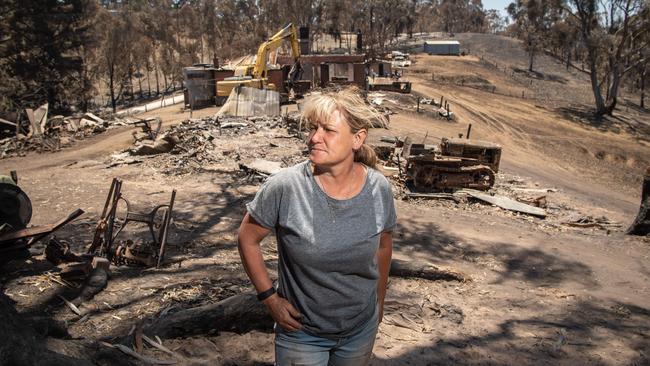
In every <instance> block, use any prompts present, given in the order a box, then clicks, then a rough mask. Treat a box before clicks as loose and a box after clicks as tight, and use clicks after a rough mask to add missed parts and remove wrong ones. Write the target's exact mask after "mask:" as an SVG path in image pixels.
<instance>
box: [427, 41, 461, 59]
mask: <svg viewBox="0 0 650 366" xmlns="http://www.w3.org/2000/svg"><path fill="white" fill-rule="evenodd" d="M424 52H426V53H428V54H430V55H456V56H458V55H460V42H458V41H425V42H424Z"/></svg>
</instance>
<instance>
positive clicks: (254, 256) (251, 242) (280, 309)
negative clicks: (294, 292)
mask: <svg viewBox="0 0 650 366" xmlns="http://www.w3.org/2000/svg"><path fill="white" fill-rule="evenodd" d="M270 232H271V230H269V229H267V228H265V227H263V226H262V225H260V224H258V223H257V222H256V221H255V219H253V217H251V216H250V214H248V213H246V216H244V219H243V220H242V223H241V225H240V226H239V237H238V248H239V256H240V257H241V260H242V264H243V265H244V269H245V270H246V274H248V278H250V280H251V282H253V286H255V289H256V290H257V292H258V293H260V292H262V291H266V290H268V289H270V288H271V286H273V282H272V281H271V278H270V277H269V273H268V271H267V270H266V266H265V265H264V258H263V257H262V249H261V248H260V242H261V241H262V239H264V237H266V236H267V235H268V234H269V233H270ZM262 303H263V304H264V305H266V307H267V308H268V310H269V313H271V316H272V317H273V319H274V320H275V321H276V323H278V324H279V325H280V326H281V327H282V328H283V329H284V330H286V331H290V332H291V331H296V330H298V329H300V328H301V327H302V326H301V324H300V322H299V321H298V320H296V319H297V318H299V317H300V313H299V312H298V310H296V308H294V307H293V306H292V305H291V304H290V303H289V302H288V301H287V300H285V299H283V298H281V297H280V296H279V295H278V294H273V295H271V296H270V297H268V298H266V299H265V300H264V301H262Z"/></svg>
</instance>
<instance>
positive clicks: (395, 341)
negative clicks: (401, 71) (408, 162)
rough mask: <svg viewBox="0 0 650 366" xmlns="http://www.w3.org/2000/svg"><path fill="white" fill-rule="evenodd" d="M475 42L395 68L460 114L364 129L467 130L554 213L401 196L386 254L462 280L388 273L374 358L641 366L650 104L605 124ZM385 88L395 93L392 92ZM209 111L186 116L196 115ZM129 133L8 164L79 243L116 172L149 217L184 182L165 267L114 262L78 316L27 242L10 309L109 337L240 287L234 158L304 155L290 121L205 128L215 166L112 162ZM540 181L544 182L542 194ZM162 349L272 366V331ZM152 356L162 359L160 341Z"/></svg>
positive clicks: (554, 75) (12, 280)
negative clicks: (639, 220)
mask: <svg viewBox="0 0 650 366" xmlns="http://www.w3.org/2000/svg"><path fill="white" fill-rule="evenodd" d="M467 37H468V38H466V39H464V40H461V41H465V42H466V43H470V44H474V43H475V44H477V46H473V47H472V54H471V55H469V56H463V57H452V58H448V57H439V56H427V55H415V56H414V57H413V61H414V63H413V66H412V68H411V69H409V70H407V71H406V73H405V76H406V77H407V78H408V79H409V80H411V81H412V82H413V89H414V91H415V92H416V93H418V94H419V95H422V96H426V97H429V98H435V99H436V100H440V97H441V96H443V97H444V98H445V100H448V101H449V103H450V104H451V110H452V112H453V113H454V114H455V118H454V119H453V120H451V121H447V120H445V119H441V118H434V113H433V112H431V111H430V110H427V108H429V109H430V108H431V107H430V106H427V105H424V106H422V108H423V111H422V112H421V113H417V112H415V111H414V108H413V106H412V105H411V106H407V107H408V108H401V109H400V110H399V112H398V113H397V114H393V115H392V116H391V124H390V129H389V130H373V131H371V136H372V138H374V139H376V138H378V137H379V136H387V135H390V136H407V135H408V136H410V137H411V138H412V139H414V140H415V141H418V140H422V141H426V142H427V143H437V142H438V141H439V139H440V138H441V137H445V136H457V134H459V133H465V132H466V130H467V126H468V124H470V123H471V124H472V134H471V137H472V138H477V139H482V140H488V141H494V142H497V143H499V144H501V145H502V146H503V155H502V161H501V170H500V173H499V175H498V177H497V183H496V186H495V190H496V191H497V192H499V193H502V194H504V195H508V196H510V197H522V196H526V195H530V196H539V195H545V196H546V199H547V201H548V205H549V207H548V210H547V211H548V217H547V218H546V219H540V218H534V217H530V216H526V215H523V214H514V213H511V212H508V211H504V210H501V209H499V208H496V207H492V206H487V205H483V204H480V203H477V202H472V201H461V202H460V203H455V202H453V201H443V200H441V201H434V200H402V199H401V198H400V197H399V196H398V200H397V201H396V203H397V208H398V215H399V223H398V226H397V229H396V230H395V233H394V236H395V241H394V245H395V248H394V257H395V258H397V259H402V260H408V261H413V262H415V263H421V264H422V266H426V265H434V266H436V267H438V268H440V269H447V270H451V271H455V272H459V273H461V274H463V275H464V276H465V278H466V279H467V280H466V281H463V282H457V281H428V280H424V279H417V278H400V277H393V278H391V280H390V284H389V290H388V299H387V300H386V301H387V303H386V314H385V318H384V322H383V323H382V324H381V326H380V332H379V335H378V338H377V342H376V346H375V350H374V357H373V360H372V362H371V364H372V365H440V364H449V365H452V364H453V365H458V364H460V365H512V364H526V365H529V364H530V365H576V364H589V365H621V364H626V365H644V364H649V363H650V354H649V351H648V350H649V349H650V308H649V307H648V304H649V303H650V288H649V280H650V260H649V259H650V239H649V238H647V237H645V238H642V237H631V236H626V235H624V231H625V229H626V228H627V226H628V225H629V224H630V223H631V222H632V220H633V218H634V216H635V215H636V212H637V210H638V205H639V197H640V187H641V179H642V174H643V171H644V170H645V169H646V168H647V167H648V166H650V143H649V141H650V112H649V111H648V110H640V109H638V108H635V107H634V104H633V100H634V99H632V98H627V97H626V98H623V99H624V100H623V102H622V103H621V104H622V105H621V107H620V108H619V109H618V110H617V111H616V113H615V117H612V118H607V119H605V120H603V121H594V120H592V119H591V118H589V117H588V116H587V115H586V113H585V111H586V110H587V108H588V107H589V104H588V103H589V99H588V98H587V97H584V96H583V95H584V93H585V90H586V91H588V84H587V83H586V77H584V76H583V75H582V74H581V73H580V72H579V71H570V72H566V70H564V69H563V67H562V66H561V65H558V64H556V63H555V61H553V60H550V59H543V60H542V62H541V63H540V69H539V71H538V74H536V75H527V74H523V73H521V72H517V71H516V70H515V69H519V68H524V69H525V65H526V64H525V62H526V61H525V55H524V57H523V58H521V57H520V58H517V57H515V56H516V55H515V56H512V57H510V58H508V59H506V58H504V59H503V60H499V65H498V66H496V67H495V66H494V64H493V63H492V64H490V62H488V61H492V62H494V61H495V60H497V57H498V54H499V53H500V51H499V47H501V48H502V51H503V53H505V50H510V51H512V53H516V52H515V51H514V50H515V48H513V47H512V42H513V41H512V40H510V41H509V42H508V41H507V40H506V41H504V40H502V39H498V40H497V41H494V47H492V48H490V47H487V46H486V47H485V51H482V50H480V49H479V46H478V45H481V44H484V43H485V39H483V38H479V37H478V36H476V37H471V36H467ZM471 42H474V43H471ZM489 52H491V53H489ZM486 59H487V60H488V61H486ZM499 68H500V69H501V71H499ZM432 74H433V76H432ZM531 80H532V81H531ZM553 90H555V91H556V92H555V93H552V91H553ZM522 91H524V94H525V95H524V97H523V98H522ZM578 91H580V92H578ZM550 96H552V98H551V97H550ZM385 98H386V99H387V100H402V99H404V96H400V95H393V94H390V93H385ZM383 105H387V106H388V107H390V105H391V102H389V101H384V103H383ZM402 105H403V106H404V103H402ZM409 108H410V111H409ZM215 112H216V108H207V109H203V110H200V111H194V113H193V118H194V119H199V118H201V117H206V116H212V115H214V113H215ZM146 116H160V117H161V118H162V119H163V121H164V122H165V123H164V126H165V127H166V128H167V127H169V126H171V125H177V124H179V123H180V122H181V121H183V120H186V119H188V118H189V113H188V112H183V111H181V110H180V109H179V107H178V106H174V107H168V108H165V109H161V110H157V111H152V112H148V113H147V114H146ZM131 133H132V128H130V127H120V128H116V129H111V130H108V131H107V132H105V133H103V134H100V135H95V136H93V137H91V138H88V139H86V140H83V141H79V142H77V143H76V144H75V145H74V146H73V147H71V148H67V149H64V150H62V151H59V152H56V153H50V154H41V155H39V154H29V155H27V156H25V157H18V158H10V159H5V160H0V171H1V172H8V171H10V170H17V171H18V174H19V178H20V186H21V187H22V189H23V190H24V191H25V192H27V194H28V195H29V197H30V198H31V200H32V204H33V206H34V216H33V219H32V224H46V223H51V222H54V221H56V220H58V219H60V218H62V217H64V216H66V215H67V214H68V213H69V212H71V211H72V210H74V209H75V208H82V209H83V210H85V211H86V213H85V214H84V215H83V216H82V217H81V218H80V219H79V220H77V221H75V222H74V223H72V224H70V225H68V226H66V227H65V228H64V229H63V230H61V231H60V232H58V233H57V234H56V236H57V237H58V238H61V239H65V240H67V241H69V242H70V243H71V245H72V247H73V249H74V250H75V251H78V252H82V251H83V250H84V248H85V246H86V245H87V244H88V243H89V242H90V241H91V240H92V234H93V230H94V224H95V222H96V220H97V218H98V216H99V215H100V212H101V209H102V206H103V203H104V200H105V197H106V194H107V191H108V188H109V185H110V181H111V179H112V178H113V177H119V178H121V179H123V181H124V185H123V193H124V195H125V196H126V197H127V198H128V199H129V201H131V203H132V204H133V205H134V206H136V207H142V208H143V209H145V208H152V207H153V206H155V205H157V204H162V203H166V202H167V201H168V200H169V195H170V193H171V190H172V188H174V189H177V191H178V195H177V198H176V206H175V209H174V222H173V225H172V232H171V237H170V251H169V255H168V256H167V258H166V260H165V264H164V265H163V266H162V268H160V269H141V268H134V267H127V266H120V267H111V270H112V276H111V279H110V281H109V284H108V287H107V288H106V289H105V290H104V291H102V292H101V293H99V294H98V295H97V296H95V298H94V299H93V300H91V301H89V302H88V303H86V304H85V305H83V306H82V311H84V312H85V313H88V314H89V316H86V317H79V316H77V315H75V314H73V313H72V312H71V311H70V310H69V309H68V308H67V307H66V306H65V305H64V304H63V302H62V301H61V300H60V299H59V298H58V297H57V295H63V296H64V297H67V298H70V297H71V296H72V295H73V294H74V289H69V288H66V287H63V286H61V285H59V284H58V283H56V282H55V281H53V280H52V278H54V277H56V276H55V274H56V271H57V268H56V267H53V266H51V265H49V264H48V263H47V262H45V261H44V259H43V256H42V251H43V245H42V244H37V245H35V246H34V247H33V248H32V253H33V254H34V256H33V257H32V258H31V259H29V260H26V261H13V262H11V263H9V264H7V265H6V266H5V267H4V268H3V269H2V270H1V272H0V278H1V280H2V286H3V287H4V288H3V290H4V292H5V293H6V294H7V295H8V296H9V297H10V298H11V299H13V300H14V301H15V302H16V308H17V309H18V311H19V312H20V313H22V314H24V315H26V316H37V315H43V314H45V315H46V316H48V317H51V318H52V319H55V320H57V321H60V322H63V323H64V324H65V325H66V326H67V330H68V333H69V336H70V337H72V338H84V339H90V340H102V341H106V342H109V343H110V342H111V341H113V340H115V339H118V338H121V337H124V336H126V335H127V334H128V333H129V332H130V331H132V326H133V324H135V323H136V322H137V321H139V320H142V319H146V318H150V319H153V320H155V319H158V318H161V317H164V316H165V314H169V313H173V312H176V311H179V310H181V309H186V308H191V307H196V306H200V305H204V304H209V303H213V302H216V301H219V300H221V299H224V298H227V297H229V296H232V295H234V294H237V293H240V292H242V291H246V290H249V289H250V288H251V287H250V284H249V281H248V279H247V277H246V275H245V273H244V271H243V269H242V267H241V264H240V261H239V257H238V254H237V249H236V230H237V227H238V225H239V221H240V220H241V217H242V215H243V213H244V210H245V208H244V204H245V203H246V202H248V201H249V200H250V199H252V197H253V195H254V194H255V192H256V190H257V188H258V187H259V185H260V183H261V181H260V179H255V178H254V177H251V176H249V175H247V174H244V173H242V171H241V169H240V167H239V163H240V162H244V163H246V162H249V161H250V160H252V159H254V158H266V159H268V160H273V161H284V162H290V161H295V160H296V159H300V158H302V157H303V155H302V152H303V150H304V145H302V142H301V141H300V140H299V139H297V138H295V137H292V136H291V134H290V133H289V132H288V131H287V130H286V129H285V128H283V127H280V126H279V127H272V126H266V127H262V128H258V129H256V130H255V131H253V132H250V131H240V132H233V133H232V134H230V135H228V134H225V135H224V136H220V137H215V138H214V140H212V141H213V143H212V146H213V148H212V151H211V152H210V156H211V158H210V160H209V161H205V160H204V161H201V162H198V163H191V162H190V160H191V161H195V160H193V159H194V158H191V154H190V155H188V154H179V155H172V154H163V155H158V156H154V157H143V158H142V161H141V162H139V163H135V164H118V165H114V164H112V163H111V162H112V161H113V159H112V158H111V155H112V154H114V153H115V152H120V151H122V150H124V149H127V148H129V147H130V146H132V136H131ZM188 156H189V158H188ZM285 164H286V163H285ZM384 172H385V174H386V175H388V176H390V175H391V174H393V171H391V170H385V171H384ZM545 189H550V191H547V192H544V193H539V192H541V191H543V190H545ZM531 192H538V193H531ZM585 216H592V217H594V218H596V217H602V216H604V217H606V218H607V219H608V220H609V222H613V223H615V225H610V226H608V227H606V228H599V227H597V226H596V227H590V228H577V227H571V226H568V225H566V222H567V221H568V220H569V219H570V218H571V217H585ZM616 224H617V225H616ZM129 235H131V236H133V237H138V236H139V235H140V236H141V235H142V232H141V231H138V230H134V231H133V232H127V233H126V237H129ZM263 250H264V253H265V258H266V259H267V260H268V264H269V268H270V269H271V272H272V273H275V272H274V267H275V265H276V263H277V262H276V261H277V252H276V250H275V240H274V239H273V238H267V239H266V240H265V241H264V242H263ZM149 336H155V335H153V334H151V335H149ZM163 343H164V345H165V346H166V347H168V348H169V349H171V350H173V351H175V352H176V353H177V356H176V357H177V361H178V363H179V364H187V365H203V364H210V365H214V364H217V365H270V364H272V363H273V335H272V331H271V330H270V329H253V330H251V331H247V332H235V331H233V332H227V331H223V332H220V333H217V334H208V335H202V336H193V337H188V338H177V339H163ZM144 353H145V354H146V355H148V356H151V357H155V358H158V359H172V357H171V356H169V355H167V354H165V353H163V352H161V351H158V350H156V349H153V348H147V349H145V351H144ZM124 357H125V358H128V356H126V355H125V356H124ZM133 361H134V360H133ZM134 362H135V361H134Z"/></svg>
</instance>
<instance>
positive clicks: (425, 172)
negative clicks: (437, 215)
mask: <svg viewBox="0 0 650 366" xmlns="http://www.w3.org/2000/svg"><path fill="white" fill-rule="evenodd" d="M401 155H402V157H403V158H404V159H405V160H406V177H407V184H410V185H411V186H412V187H413V188H415V190H417V191H423V192H427V191H435V192H440V191H448V190H451V189H455V188H473V189H479V190H488V189H490V187H492V186H493V185H494V177H495V173H497V172H498V171H499V161H500V160H501V146H499V145H497V144H494V143H491V142H486V141H479V140H470V139H461V138H450V139H448V138H443V139H442V143H441V144H440V146H435V145H434V146H432V145H423V144H413V143H411V141H410V139H409V138H407V139H406V140H405V141H404V145H403V148H402V154H401Z"/></svg>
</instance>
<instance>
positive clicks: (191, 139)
mask: <svg viewBox="0 0 650 366" xmlns="http://www.w3.org/2000/svg"><path fill="white" fill-rule="evenodd" d="M299 123H300V121H299V118H298V116H297V114H290V115H284V116H275V117H260V116H254V117H231V116H219V117H205V118H201V119H188V120H185V121H183V122H182V123H180V124H179V125H175V126H172V127H171V128H169V129H168V130H166V131H164V132H162V133H160V134H158V135H157V136H156V137H155V139H150V138H144V139H136V142H135V145H134V147H132V148H129V149H127V150H125V151H124V152H122V153H120V154H116V155H114V156H113V157H112V161H111V162H110V163H109V166H114V165H118V164H126V163H134V162H137V163H141V162H144V161H145V160H146V161H147V162H148V163H150V164H152V165H155V166H157V167H163V172H166V173H174V174H178V173H188V172H192V171H201V170H205V169H207V168H208V167H209V166H213V165H215V164H219V163H226V162H228V163H233V162H241V161H249V160H250V161H252V160H254V159H259V158H273V159H275V160H278V162H281V163H282V165H283V166H289V165H293V164H295V163H297V162H299V161H301V160H303V159H304V156H303V154H302V151H303V150H304V148H305V146H304V143H303V142H302V140H301V139H302V134H301V133H300V132H299V128H300V126H299ZM141 135H142V134H140V136H141ZM279 147H283V148H285V149H278V148H279ZM134 159H135V160H134Z"/></svg>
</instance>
